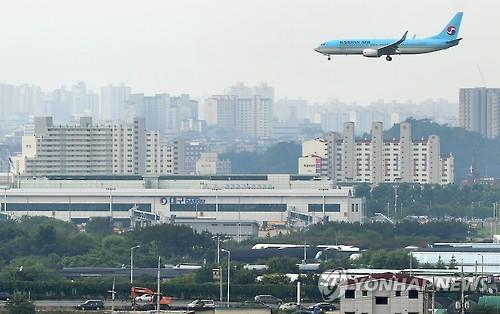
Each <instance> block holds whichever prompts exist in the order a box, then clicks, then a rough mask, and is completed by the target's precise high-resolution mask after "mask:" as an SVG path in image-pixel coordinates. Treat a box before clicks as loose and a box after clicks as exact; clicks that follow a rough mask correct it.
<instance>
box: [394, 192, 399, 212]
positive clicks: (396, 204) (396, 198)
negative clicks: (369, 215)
mask: <svg viewBox="0 0 500 314" xmlns="http://www.w3.org/2000/svg"><path fill="white" fill-rule="evenodd" d="M397 213H398V186H397V185H394V217H396V216H397Z"/></svg>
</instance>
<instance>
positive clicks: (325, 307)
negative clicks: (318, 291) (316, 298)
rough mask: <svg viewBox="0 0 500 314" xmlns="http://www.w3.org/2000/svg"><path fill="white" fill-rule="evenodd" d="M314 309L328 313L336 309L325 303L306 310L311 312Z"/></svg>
mask: <svg viewBox="0 0 500 314" xmlns="http://www.w3.org/2000/svg"><path fill="white" fill-rule="evenodd" d="M315 307H316V308H318V310H320V311H321V312H330V311H335V310H336V309H337V308H336V307H335V305H333V304H331V303H327V302H320V303H316V304H314V305H311V306H309V307H308V308H307V309H308V310H310V311H312V310H314V308H315Z"/></svg>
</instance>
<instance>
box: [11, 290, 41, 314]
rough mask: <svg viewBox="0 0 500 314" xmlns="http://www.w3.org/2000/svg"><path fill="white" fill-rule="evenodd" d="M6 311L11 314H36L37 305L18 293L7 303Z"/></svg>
mask: <svg viewBox="0 0 500 314" xmlns="http://www.w3.org/2000/svg"><path fill="white" fill-rule="evenodd" d="M5 307H6V309H7V312H8V313H9V314H35V313H36V311H35V305H33V303H31V302H30V301H29V300H28V299H27V298H26V297H24V296H23V295H22V294H19V293H16V294H15V295H14V296H13V297H12V299H10V300H9V301H7V304H6V306H5Z"/></svg>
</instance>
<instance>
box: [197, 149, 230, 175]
mask: <svg viewBox="0 0 500 314" xmlns="http://www.w3.org/2000/svg"><path fill="white" fill-rule="evenodd" d="M230 173H231V161H230V160H220V159H219V156H218V154H217V153H202V154H201V156H200V158H199V159H198V161H197V162H196V174H197V175H217V174H230Z"/></svg>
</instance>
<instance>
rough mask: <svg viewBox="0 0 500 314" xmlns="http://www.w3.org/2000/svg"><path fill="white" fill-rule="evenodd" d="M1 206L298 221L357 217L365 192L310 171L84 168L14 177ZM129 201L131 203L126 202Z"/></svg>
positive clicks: (64, 212) (120, 216) (16, 213)
mask: <svg viewBox="0 0 500 314" xmlns="http://www.w3.org/2000/svg"><path fill="white" fill-rule="evenodd" d="M2 192H3V193H4V195H2V196H0V200H1V204H2V206H1V208H2V213H3V214H7V215H9V216H11V217H22V216H24V215H28V216H48V217H54V218H57V219H62V220H66V221H70V220H71V221H74V222H85V221H87V220H88V219H89V218H92V217H110V216H111V217H113V219H114V220H117V221H123V224H124V225H127V224H128V223H129V222H130V218H131V216H132V214H133V213H134V214H137V213H140V214H141V215H143V216H144V217H146V218H148V219H154V220H160V221H162V222H166V223H168V222H170V220H171V219H172V218H174V217H190V218H202V217H203V218H215V219H218V220H253V221H257V222H259V223H263V222H271V221H272V222H278V221H280V222H285V221H288V220H289V219H297V220H301V221H303V222H305V223H316V222H319V221H324V220H328V221H346V222H363V220H364V218H365V204H364V199H362V198H356V197H354V196H353V195H354V190H353V188H352V187H337V186H334V185H333V184H332V182H331V181H329V180H325V179H321V180H318V179H317V178H314V177H312V176H294V175H230V176H160V177H159V176H150V177H148V176H144V177H142V176H86V177H43V178H32V177H17V178H15V181H14V182H12V183H11V184H10V187H9V188H6V189H3V191H2V190H0V193H2ZM132 208H134V210H132Z"/></svg>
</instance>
